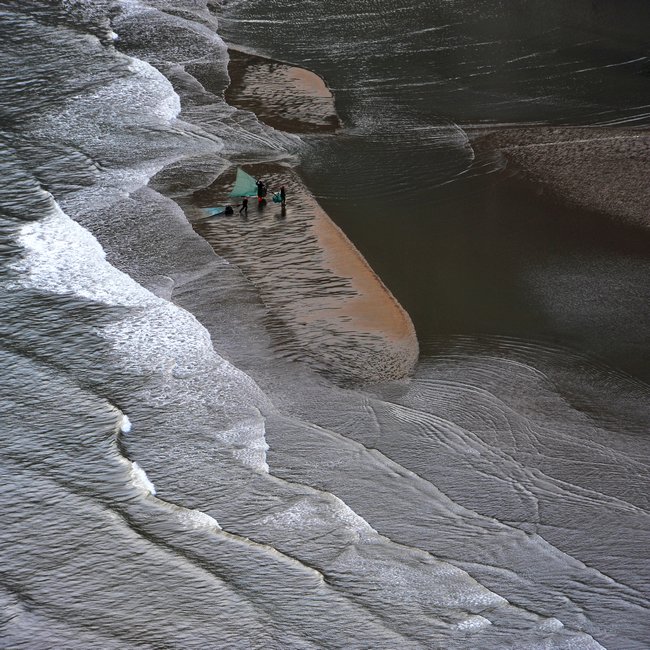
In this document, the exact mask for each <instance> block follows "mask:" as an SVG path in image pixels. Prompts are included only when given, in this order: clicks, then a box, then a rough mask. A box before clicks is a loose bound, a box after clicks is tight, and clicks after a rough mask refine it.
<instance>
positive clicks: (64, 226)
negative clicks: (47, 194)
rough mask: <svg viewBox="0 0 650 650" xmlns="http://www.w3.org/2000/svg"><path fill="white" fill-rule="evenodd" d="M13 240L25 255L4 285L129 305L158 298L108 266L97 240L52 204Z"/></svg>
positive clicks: (111, 303)
mask: <svg viewBox="0 0 650 650" xmlns="http://www.w3.org/2000/svg"><path fill="white" fill-rule="evenodd" d="M18 241H19V243H20V244H21V245H22V246H23V247H24V249H25V254H24V255H23V257H22V258H21V259H19V260H18V261H17V262H14V263H13V264H11V265H10V267H9V268H11V269H12V270H13V271H15V272H17V273H18V274H19V275H18V277H17V278H16V279H15V281H14V282H12V283H10V284H9V286H8V288H9V289H16V288H18V287H20V286H22V287H26V288H34V289H40V290H43V291H51V292H52V293H58V294H73V295H76V296H80V297H83V298H87V299H89V300H94V301H97V302H103V303H106V304H109V305H121V306H130V307H134V306H143V305H147V304H153V303H154V302H155V301H156V300H158V299H157V298H156V297H155V296H154V295H153V294H151V293H150V292H149V291H147V290H146V289H144V288H143V287H141V286H140V285H139V284H138V283H137V282H135V281H134V280H133V279H132V278H130V277H129V276H128V275H126V274H125V273H122V272H121V271H118V270H117V269H115V268H114V267H113V266H111V265H110V264H109V263H108V262H107V261H106V259H105V254H104V250H103V249H102V247H101V246H100V245H99V242H98V241H97V240H96V239H95V238H94V237H93V236H92V235H91V234H90V233H89V232H88V231H87V230H85V229H84V228H82V227H81V226H80V225H79V224H78V223H76V222H75V221H73V220H72V219H70V217H68V216H67V215H66V214H65V213H64V212H63V211H62V210H61V208H59V207H58V206H55V209H54V211H53V213H52V214H50V215H48V216H47V217H45V218H43V219H41V220H40V221H33V222H30V223H27V224H25V225H24V226H23V227H22V229H21V231H20V235H19V238H18Z"/></svg>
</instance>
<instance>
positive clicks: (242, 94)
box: [226, 49, 340, 133]
mask: <svg viewBox="0 0 650 650" xmlns="http://www.w3.org/2000/svg"><path fill="white" fill-rule="evenodd" d="M229 54H230V63H229V65H228V74H229V75H230V78H231V83H230V86H229V87H228V89H227V90H226V101H227V102H228V103H229V104H232V105H233V106H237V107H239V108H245V109H246V110H249V111H252V112H253V113H255V114H256V115H257V117H258V118H259V119H260V120H261V121H262V122H265V123H266V124H269V125H270V126H273V127H275V128H276V129H280V130H282V131H289V132H291V133H332V132H334V131H336V130H337V129H338V128H339V127H340V122H339V118H338V116H337V114H336V109H335V107H334V97H333V96H332V93H331V92H330V90H329V88H327V86H326V85H325V82H324V81H323V80H322V79H321V78H320V77H319V76H318V75H316V74H314V73H313V72H310V71H309V70H305V69H304V68H297V67H295V66H291V65H287V64H285V63H281V62H279V61H273V60H271V59H265V58H263V57H259V56H253V55H251V54H246V53H244V52H240V51H238V50H234V49H230V50H229Z"/></svg>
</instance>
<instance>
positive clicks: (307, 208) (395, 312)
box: [194, 165, 418, 383]
mask: <svg viewBox="0 0 650 650" xmlns="http://www.w3.org/2000/svg"><path fill="white" fill-rule="evenodd" d="M247 170H248V171H249V172H250V173H251V174H252V175H254V176H256V177H260V178H263V179H264V180H265V181H266V182H267V183H268V185H269V187H270V189H271V190H277V189H279V187H280V186H281V185H285V186H286V187H287V188H289V189H288V192H289V194H288V200H287V207H286V209H283V208H282V207H281V206H280V205H278V204H276V203H273V202H272V201H269V202H268V203H267V204H266V205H264V206H258V205H257V199H255V198H252V199H251V200H250V202H249V210H248V216H245V215H244V214H241V215H240V214H239V212H238V208H237V207H236V206H235V210H234V214H233V215H232V216H225V215H219V216H216V217H213V218H208V219H205V218H203V217H202V215H201V213H200V212H199V211H197V220H196V221H195V222H194V228H195V229H196V231H197V232H199V233H200V234H201V235H202V236H203V237H205V239H207V241H209V242H210V243H211V244H212V246H213V247H214V249H215V250H216V251H217V253H218V254H219V255H222V256H223V257H225V258H226V259H228V260H229V261H231V262H233V263H234V264H236V265H237V266H238V267H239V268H240V269H241V270H242V271H243V272H244V274H245V275H246V276H247V277H248V279H249V280H250V281H251V282H253V284H254V285H255V286H256V288H257V289H258V291H259V293H260V296H261V298H262V300H263V301H264V303H265V305H266V306H267V308H268V310H269V317H270V320H271V329H272V331H273V333H274V335H275V338H276V342H277V344H278V345H279V347H280V348H281V349H282V350H283V351H284V352H285V353H286V354H287V355H288V356H290V357H292V358H306V359H308V361H309V363H310V364H311V365H313V366H315V367H316V368H318V369H319V370H322V371H327V373H328V374H329V373H331V374H332V375H333V376H334V377H336V378H338V379H339V380H342V381H346V382H354V383H357V382H365V381H378V380H385V379H396V378H400V377H403V376H405V375H407V374H409V373H410V372H411V370H412V369H413V366H414V364H415V362H416V360H417V355H418V343H417V339H416V335H415V330H414V328H413V324H412V323H411V320H410V318H409V317H408V315H407V314H406V312H405V311H404V310H403V309H402V307H401V306H400V305H399V303H398V302H397V301H396V300H395V298H394V297H393V296H392V294H391V293H390V292H389V291H388V289H387V288H386V287H385V286H384V285H383V283H382V282H381V280H380V279H379V278H378V277H377V276H376V275H375V273H374V272H373V271H372V269H371V268H370V267H369V266H368V264H367V263H366V261H365V260H364V259H363V257H362V256H361V255H360V254H359V252H358V251H357V250H356V249H355V248H354V246H353V245H352V244H351V243H350V241H349V240H348V239H347V238H346V236H345V235H344V234H343V233H342V232H341V230H340V229H339V228H338V227H337V226H336V225H335V224H334V223H333V222H332V221H331V220H330V219H329V217H328V216H327V215H326V214H325V212H324V211H323V210H322V209H321V208H320V207H319V206H318V204H317V202H316V201H315V200H314V198H313V197H312V196H311V195H310V194H309V193H308V192H307V191H306V190H305V188H304V187H303V185H302V184H301V182H300V180H299V179H298V178H297V176H296V175H295V174H294V173H293V172H291V171H290V170H289V169H287V168H285V167H282V166H279V165H275V166H270V165H264V166H262V165H257V166H255V167H253V168H250V167H249V168H247ZM228 181H229V176H228V175H225V176H224V177H222V179H220V180H219V181H217V183H215V184H214V185H213V186H212V187H211V188H209V189H208V190H204V191H202V192H200V193H198V194H197V195H196V197H195V201H196V203H197V204H198V205H202V206H208V205H219V204H225V203H227V202H228V200H229V199H228V197H227V192H228V190H229V189H230V186H231V185H230V183H229V182H228Z"/></svg>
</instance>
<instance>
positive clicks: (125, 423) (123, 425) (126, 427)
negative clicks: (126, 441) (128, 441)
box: [120, 415, 131, 433]
mask: <svg viewBox="0 0 650 650" xmlns="http://www.w3.org/2000/svg"><path fill="white" fill-rule="evenodd" d="M129 431H131V420H129V418H128V417H127V416H126V415H122V421H121V422H120V432H121V433H129Z"/></svg>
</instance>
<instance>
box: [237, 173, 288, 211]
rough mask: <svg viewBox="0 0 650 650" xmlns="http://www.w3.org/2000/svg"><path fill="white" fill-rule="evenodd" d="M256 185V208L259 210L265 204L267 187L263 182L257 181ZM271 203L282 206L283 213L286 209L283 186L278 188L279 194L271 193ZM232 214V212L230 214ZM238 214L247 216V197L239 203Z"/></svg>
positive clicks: (285, 196)
mask: <svg viewBox="0 0 650 650" xmlns="http://www.w3.org/2000/svg"><path fill="white" fill-rule="evenodd" d="M256 185H257V206H258V207H259V208H261V207H262V206H264V205H265V204H266V195H267V194H268V187H267V186H266V183H265V182H264V181H263V180H261V179H260V180H258V181H257V182H256ZM273 201H274V202H275V203H280V205H281V206H282V212H283V213H284V210H285V208H286V203H287V192H286V190H285V188H284V185H282V186H281V187H280V191H279V192H274V193H273ZM230 214H232V212H230ZM239 214H244V215H246V216H248V197H246V196H245V197H244V198H243V199H242V202H241V207H240V208H239Z"/></svg>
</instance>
